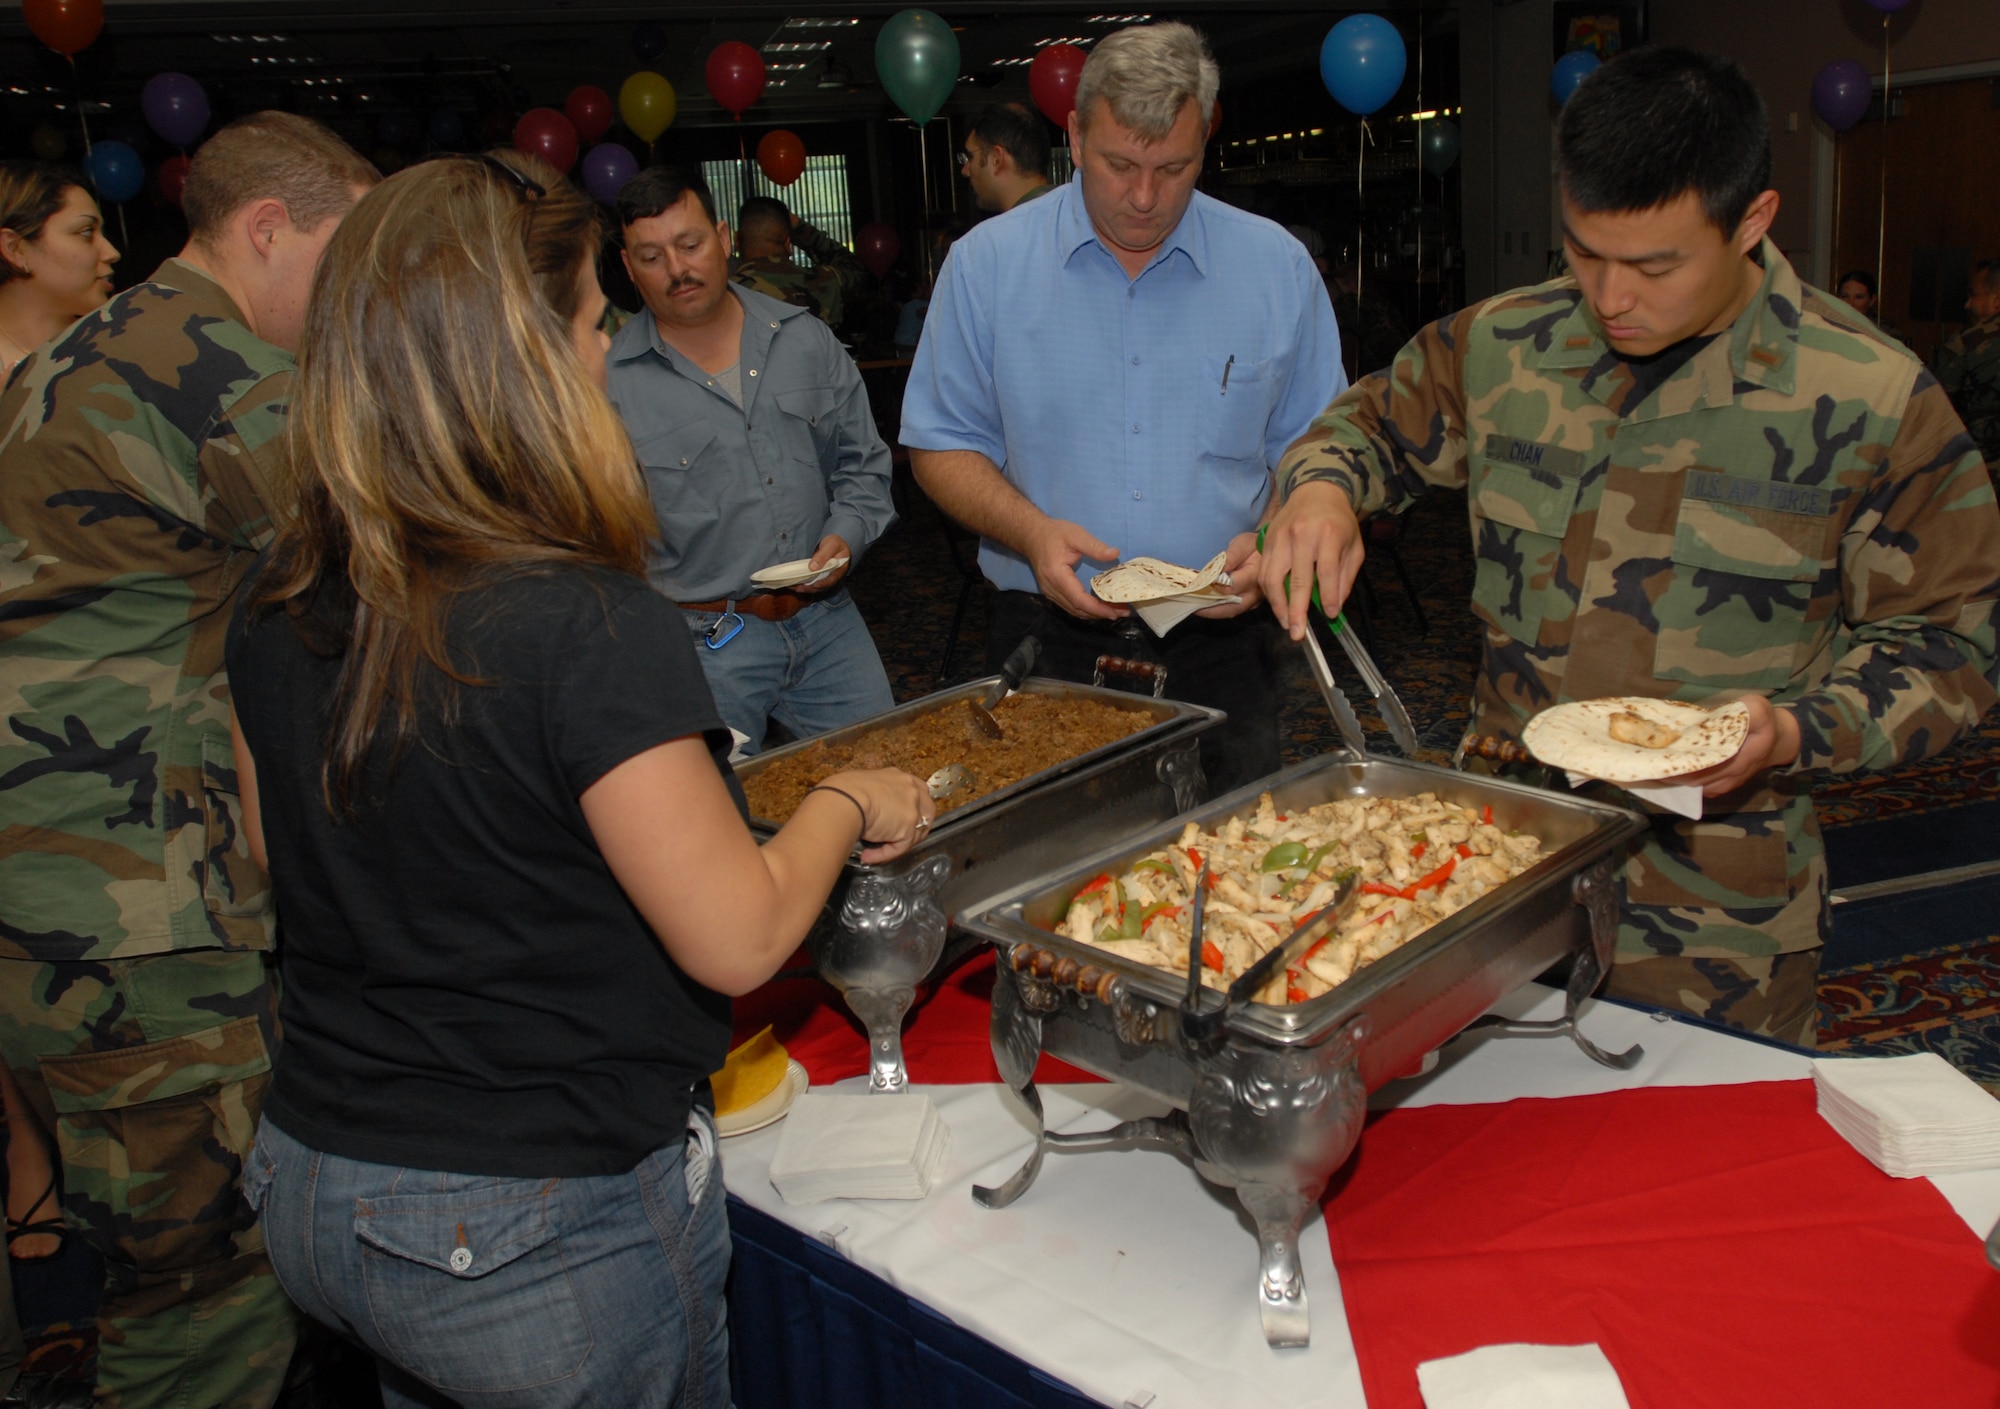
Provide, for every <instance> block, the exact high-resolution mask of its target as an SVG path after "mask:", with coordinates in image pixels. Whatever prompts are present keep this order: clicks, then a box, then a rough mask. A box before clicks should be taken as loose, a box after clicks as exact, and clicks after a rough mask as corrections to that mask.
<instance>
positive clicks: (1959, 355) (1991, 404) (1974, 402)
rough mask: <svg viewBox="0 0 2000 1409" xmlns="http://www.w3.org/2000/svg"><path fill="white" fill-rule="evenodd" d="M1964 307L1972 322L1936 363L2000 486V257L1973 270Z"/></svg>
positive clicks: (1942, 382) (1947, 345) (1940, 353)
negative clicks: (1969, 289) (1970, 289)
mask: <svg viewBox="0 0 2000 1409" xmlns="http://www.w3.org/2000/svg"><path fill="white" fill-rule="evenodd" d="M1965 311H1966V312H1967V313H1970V314H1971V315H1972V317H1973V319H1974V322H1973V324H1972V326H1971V327H1969V328H1967V329H1965V331H1963V332H1961V333H1956V334H1954V335H1953V336H1952V337H1950V338H1949V339H1947V340H1946V341H1945V344H1944V346H1942V347H1940V348H1939V349H1938V350H1937V356H1936V357H1935V358H1933V359H1932V364H1933V366H1934V368H1935V369H1936V372H1937V379H1938V383H1939V384H1940V385H1941V386H1943V387H1944V391H1945V395H1946V396H1949V397H1950V398H1951V404H1952V405H1953V406H1955V407H1956V408H1957V409H1958V414H1959V415H1960V416H1961V417H1962V418H1963V419H1964V421H1965V428H1966V429H1967V430H1969V431H1971V432H1972V438H1973V439H1974V440H1975V441H1977V442H1978V443H1979V453H1980V454H1981V455H1983V456H1985V457H1986V468H1987V470H1988V471H1989V472H1990V473H1991V474H1992V475H1993V476H1994V482H1995V483H1996V484H2000V259H1988V260H1983V261H1982V262H1981V263H1980V264H1978V265H1977V266H1976V267H1975V268H1974V269H1973V271H1972V295H1971V297H1969V298H1967V299H1966V301H1965Z"/></svg>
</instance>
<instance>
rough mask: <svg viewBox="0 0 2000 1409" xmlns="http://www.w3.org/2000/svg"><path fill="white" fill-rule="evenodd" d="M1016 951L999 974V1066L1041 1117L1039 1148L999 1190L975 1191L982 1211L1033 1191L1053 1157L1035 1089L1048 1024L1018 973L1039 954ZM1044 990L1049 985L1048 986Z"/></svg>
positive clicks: (995, 1028) (995, 1034) (995, 1029)
mask: <svg viewBox="0 0 2000 1409" xmlns="http://www.w3.org/2000/svg"><path fill="white" fill-rule="evenodd" d="M1015 948H1016V950H1019V951H1021V952H1019V953H1015V952H1009V953H1006V954H1003V955H1001V956H1000V958H999V962H998V964H997V965H996V966H995V970H994V975H993V1019H992V1027H991V1029H990V1031H991V1034H992V1041H993V1064H994V1065H995V1066H996V1067H998V1068H999V1069H1000V1079H1001V1080H1002V1081H1005V1082H1006V1083H1007V1085H1008V1087H1009V1089H1011V1090H1012V1091H1013V1093H1014V1094H1015V1095H1016V1096H1018V1097H1020V1098H1021V1104H1022V1105H1024V1106H1026V1107H1027V1108H1028V1114H1030V1115H1032V1116H1033V1117H1034V1118H1035V1148H1034V1151H1033V1152H1032V1153H1031V1154H1029V1156H1028V1162H1027V1163H1026V1164H1024V1165H1022V1166H1021V1167H1020V1168H1019V1169H1017V1170H1015V1171H1014V1174H1013V1176H1012V1177H1011V1178H1009V1179H1008V1180H1007V1182H1006V1183H1004V1184H1002V1185H1000V1186H999V1187H998V1188H988V1187H986V1186H985V1185H974V1186H973V1189H972V1201H973V1202H974V1203H976V1204H978V1205H979V1206H980V1207H981V1208H1005V1207H1007V1205H1008V1204H1010V1203H1012V1202H1014V1200H1016V1199H1018V1198H1020V1197H1021V1195H1023V1194H1025V1193H1027V1192H1028V1186H1029V1185H1030V1184H1032V1183H1034V1182H1035V1176H1036V1175H1037V1174H1040V1173H1041V1172H1042V1156H1043V1155H1044V1154H1046V1153H1047V1152H1048V1125H1047V1122H1046V1121H1045V1120H1044V1118H1043V1116H1042V1095H1041V1092H1039V1091H1037V1090H1036V1089H1035V1064H1036V1063H1037V1062H1039V1061H1040V1060H1041V1056H1042V1019H1041V1016H1040V1014H1039V1013H1037V1012H1035V1011H1034V1010H1033V1009H1031V1008H1030V1007H1029V1006H1028V1005H1027V1004H1026V1003H1025V1002H1024V1001H1023V995H1022V992H1021V975H1020V973H1019V972H1017V970H1018V969H1021V968H1024V967H1025V968H1027V969H1028V970H1029V971H1030V972H1032V966H1033V964H1034V962H1035V960H1036V958H1038V957H1039V955H1038V954H1037V951H1036V950H1035V949H1034V947H1033V946H1032V945H1017V946H1015ZM1042 986H1043V987H1046V986H1047V985H1046V983H1044V984H1042Z"/></svg>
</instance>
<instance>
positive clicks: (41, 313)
mask: <svg viewBox="0 0 2000 1409" xmlns="http://www.w3.org/2000/svg"><path fill="white" fill-rule="evenodd" d="M117 262H118V247H117V246H116V245H114V244H112V243H111V241H110V240H109V239H108V238H107V237H106V236H105V233H104V214H103V212H101V211H100V210H98V208H97V202H96V200H95V199H93V198H92V196H91V194H90V192H89V191H88V190H86V189H85V188H84V185H83V178H82V177H81V176H79V175H78V174H77V173H76V172H74V171H66V170H64V169H63V168H61V167H56V166H50V165H47V164H46V163H43V162H36V161H6V162H0V383H3V382H4V381H5V380H6V375H7V373H8V372H10V371H12V370H13V369H14V367H15V365H16V364H18V363H19V362H20V360H21V359H22V358H24V357H26V356H27V355H28V354H29V353H30V352H33V351H34V350H35V349H36V348H38V347H40V346H41V345H42V344H43V343H45V342H47V341H48V340H49V339H50V338H52V337H54V336H55V335H56V334H57V333H60V332H61V331H62V330H63V329H64V328H67V327H68V326H69V325H70V324H72V323H74V322H75V321H76V320H77V319H79V318H81V317H83V316H84V314H86V313H90V312H93V311H95V310H96V309H97V308H99V307H101V306H102V305H103V303H104V300H106V299H107V298H110V297H111V266H112V265H114V264H116V263H117Z"/></svg>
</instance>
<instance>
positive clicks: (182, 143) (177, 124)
mask: <svg viewBox="0 0 2000 1409" xmlns="http://www.w3.org/2000/svg"><path fill="white" fill-rule="evenodd" d="M139 107H140V110H141V111H143V112H144V113H145V114H146V125H147V126H148V127H151V128H152V129H153V130H154V131H155V132H157V133H159V134H160V140H161V141H163V142H171V143H173V144H174V145H175V146H176V147H192V146H193V145H194V144H195V143H196V142H199V141H200V140H201V134H202V133H204V132H206V131H208V94H206V93H204V92H203V91H202V88H201V85H200V84H199V83H196V82H195V81H194V80H193V79H192V78H189V77H188V76H187V75H186V74H184V73H156V74H154V75H153V76H152V77H151V78H149V79H147V80H146V86H145V88H144V89H143V90H142V91H141V92H140V94H139Z"/></svg>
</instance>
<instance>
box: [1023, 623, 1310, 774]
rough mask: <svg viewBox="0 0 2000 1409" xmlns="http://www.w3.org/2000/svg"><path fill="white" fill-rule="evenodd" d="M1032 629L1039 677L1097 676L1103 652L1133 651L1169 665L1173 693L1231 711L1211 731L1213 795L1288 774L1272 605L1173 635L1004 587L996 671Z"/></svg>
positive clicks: (1206, 742) (1206, 765)
mask: <svg viewBox="0 0 2000 1409" xmlns="http://www.w3.org/2000/svg"><path fill="white" fill-rule="evenodd" d="M1023 636H1034V637H1036V638H1037V639H1039V640H1040V641H1041V643H1042V657H1041V662H1040V663H1039V664H1038V665H1036V667H1035V674H1037V675H1045V676H1048V677H1049V678H1051V679H1055V680H1077V681H1081V682H1083V683H1084V684H1089V683H1090V677H1091V672H1092V670H1093V668H1094V667H1095V665H1096V663H1097V658H1098V657H1099V656H1103V655H1112V656H1123V657H1125V659H1127V660H1142V661H1147V662H1149V663H1151V664H1154V665H1164V666H1165V667H1166V668H1167V691H1166V693H1167V698H1169V699H1175V700H1186V701H1187V702H1189V703H1190V704H1198V705H1207V706H1209V707H1210V708H1212V709H1219V710H1222V711H1223V712H1224V713H1226V714H1227V715H1228V716H1229V718H1228V719H1227V720H1226V721H1225V722H1223V723H1221V724H1218V725H1217V726H1216V727H1215V728H1213V729H1211V730H1209V731H1208V732H1207V733H1205V734H1203V735H1202V736H1201V739H1202V742H1201V766H1202V771H1203V772H1205V773H1206V774H1207V775H1208V790H1209V794H1210V795H1211V796H1218V797H1219V796H1220V795H1221V794H1223V793H1226V792H1230V791H1232V790H1234V789H1236V788H1240V787H1242V786H1243V785H1244V784H1245V783H1249V782H1254V781H1255V780H1256V779H1258V778H1262V777H1264V776H1266V775H1267V774H1270V773H1275V772H1277V771H1278V642H1279V639H1280V636H1281V633H1280V632H1279V630H1278V624H1277V622H1276V621H1275V620H1273V619H1272V617H1271V614H1270V613H1269V612H1267V611H1265V610H1263V609H1262V608H1258V609H1257V610H1255V611H1250V612H1245V613H1244V614H1243V615H1241V616H1238V617H1232V618H1230V619H1229V620H1227V621H1207V620H1204V619H1203V618H1201V617H1198V616H1191V617H1189V618H1188V619H1187V620H1186V621H1183V622H1182V623H1181V624H1180V625H1179V626H1176V627H1175V628H1174V629H1173V630H1172V631H1170V632H1168V633H1167V634H1166V636H1165V637H1164V638H1162V637H1159V636H1155V635H1154V634H1153V632H1152V629H1151V628H1150V627H1148V626H1147V625H1146V623H1144V622H1143V621H1141V620H1139V618H1138V617H1136V616H1131V617H1127V618H1125V619H1124V620H1123V621H1084V620H1082V619H1081V618H1079V617H1074V616H1071V615H1070V614H1069V613H1068V612H1066V611H1064V610H1063V609H1062V608H1061V607H1057V606H1052V605H1051V604H1050V603H1049V601H1048V599H1047V598H1045V597H1042V596H1040V595H1039V594H1037V593H1034V592H1002V593H1000V594H999V596H998V597H996V598H995V599H994V602H993V616H992V625H991V626H990V627H989V628H988V630H987V633H986V668H987V669H988V670H998V669H999V668H1000V664H1001V662H1002V661H1004V660H1006V659H1007V656H1008V654H1009V652H1011V651H1012V650H1013V649H1014V647H1016V646H1017V645H1019V644H1020V643H1021V638H1022V637H1023Z"/></svg>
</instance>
